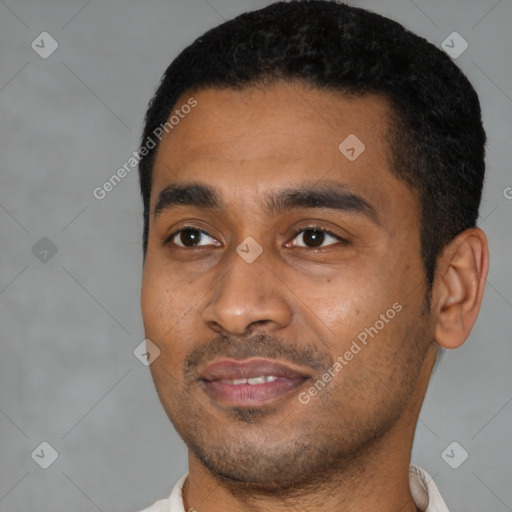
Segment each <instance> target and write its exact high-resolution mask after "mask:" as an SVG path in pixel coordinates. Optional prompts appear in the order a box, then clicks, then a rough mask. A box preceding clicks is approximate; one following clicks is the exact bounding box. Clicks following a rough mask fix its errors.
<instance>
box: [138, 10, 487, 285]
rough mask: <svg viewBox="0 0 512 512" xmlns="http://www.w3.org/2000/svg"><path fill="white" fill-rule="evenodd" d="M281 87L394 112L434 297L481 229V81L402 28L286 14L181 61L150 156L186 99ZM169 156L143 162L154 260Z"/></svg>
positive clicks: (210, 38) (219, 38)
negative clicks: (158, 179)
mask: <svg viewBox="0 0 512 512" xmlns="http://www.w3.org/2000/svg"><path fill="white" fill-rule="evenodd" d="M278 80H285V81H290V82H292V81H300V82H302V83H304V84H307V85H309V86H313V87H315V88H317V89H320V90H325V91H329V92H332V91H338V92H341V93H344V94H346V95H348V96H364V95H365V94H378V95H381V96H382V97H384V98H385V99H386V100H387V101H388V104H389V105H390V107H391V109H390V110H391V115H390V119H389V123H388V124H389V130H388V131H389V133H388V143H389V148H390V154H389V160H390V162H389V163H390V170H391V172H392V173H394V174H395V175H396V176H397V177H398V178H399V179H402V180H404V181H405V182H407V183H408V184H409V186H410V187H411V188H412V189H413V190H415V191H416V194H417V197H418V199H419V203H420V210H421V211H420V219H421V225H420V239H421V256H422V259H423V262H424V266H425V275H426V282H427V287H428V289H429V290H430V289H431V285H432V283H433V279H434V275H435V268H436V262H437V257H438V255H439V254H440V252H441V250H442V249H443V247H444V246H445V245H446V244H447V243H448V242H449V241H450V240H451V239H453V237H455V236H456V235H457V234H458V233H460V232H462V231H464V230H465V229H468V228H471V227H475V225H476V221H477V218H478V209H479V205H480V200H481V195H482V187H483V181H484V173H485V162H484V158H485V143H486V134H485V130H484V128H483V125H482V119H481V111H480V103H479V100H478V96H477V94H476V92H475V90H474V88H473V87H472V85H471V84H470V82H469V80H468V79H467V78H466V76H465V75H464V74H463V73H462V71H461V70H460V69H459V68H458V67H457V66H456V65H455V63H454V62H453V61H452V60H451V58H450V57H449V56H448V55H447V54H446V53H444V52H443V51H442V50H441V49H439V48H437V47H436V46H434V45H433V44H431V43H429V42H428V41H427V40H426V39H424V38H422V37H420V36H418V35H416V34H414V33H412V32H410V31H409V30H407V29H406V28H404V27H403V26H402V25H401V24H399V23H397V22H396V21H393V20H390V19H388V18H385V17H383V16H381V15H378V14H375V13H373V12H370V11H367V10H364V9H361V8H357V7H352V6H349V5H346V4H343V3H338V2H334V1H329V0H309V1H299V0H295V1H290V2H277V3H274V4H271V5H269V6H267V7H265V8H263V9H259V10H256V11H252V12H248V13H244V14H241V15H240V16H238V17H236V18H234V19H232V20H230V21H227V22H225V23H223V24H221V25H219V26H217V27H215V28H213V29H211V30H209V31H208V32H206V33H205V34H204V35H202V36H201V37H199V38H198V39H196V40H195V41H194V42H193V43H192V44H191V45H190V46H188V47H187V48H186V49H184V50H183V51H182V52H181V53H180V54H179V55H178V57H177V58H176V59H175V60H174V61H173V62H172V63H171V65H170V66H169V67H168V68H167V70H166V71H165V73H164V75H163V77H162V79H161V82H160V85H159V87H158V89H157V90H156V93H155V95H154V97H153V98H152V100H151V101H150V103H149V108H148V111H147V113H146V117H145V126H144V131H143V136H142V142H141V147H142V146H144V145H145V144H146V141H147V140H148V137H151V136H152V135H153V134H154V130H155V129H158V127H159V126H162V125H164V124H165V123H166V122H167V120H168V119H169V116H170V115H171V114H172V109H173V107H174V105H175V104H176V102H177V101H178V99H179V98H180V96H181V95H182V94H184V93H185V92H191V91H197V90H200V89H204V88H217V89H222V88H234V89H238V90H240V89H241V88H243V87H249V86H257V85H262V86H264V85H265V84H269V83H272V82H273V81H278ZM340 142H341V141H340ZM157 148H158V146H156V147H154V148H153V149H151V150H149V152H147V154H146V155H145V156H144V157H142V158H141V159H140V162H139V179H140V187H141V193H142V198H143V203H144V232H143V252H144V258H145V255H146V250H147V242H148V231H149V214H150V212H149V203H150V191H151V183H152V172H153V164H154V160H155V155H156V151H157Z"/></svg>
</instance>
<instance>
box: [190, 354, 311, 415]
mask: <svg viewBox="0 0 512 512" xmlns="http://www.w3.org/2000/svg"><path fill="white" fill-rule="evenodd" d="M200 377H201V378H200V380H201V381H202V383H203V385H204V388H203V389H204V390H205V391H206V392H207V394H208V395H209V396H210V397H211V398H212V399H214V400H215V401H219V402H221V403H224V404H226V405H233V406H239V407H240V406H244V405H245V406H255V405H263V404H267V403H268V402H270V401H272V400H275V399H277V398H279V397H282V396H284V395H290V394H291V393H292V392H293V391H295V390H296V389H297V388H299V387H300V386H302V384H303V383H304V382H305V381H306V380H308V379H309V378H310V375H309V374H307V373H306V372H304V371H302V370H297V369H295V368H293V367H291V366H289V365H287V364H283V363H280V362H277V361H273V360H269V359H261V358H257V359H249V360H245V361H237V360H233V359H229V360H222V361H219V362H216V363H213V364H210V365H208V366H207V367H206V368H205V369H204V370H203V371H201V372H200Z"/></svg>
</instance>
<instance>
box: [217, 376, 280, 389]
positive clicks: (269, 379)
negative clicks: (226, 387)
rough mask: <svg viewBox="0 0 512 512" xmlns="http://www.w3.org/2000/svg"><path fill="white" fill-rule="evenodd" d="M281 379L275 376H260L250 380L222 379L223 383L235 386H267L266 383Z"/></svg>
mask: <svg viewBox="0 0 512 512" xmlns="http://www.w3.org/2000/svg"><path fill="white" fill-rule="evenodd" d="M278 378H279V377H276V376H275V375H260V376H259V377H251V378H250V379H232V380H230V379H221V382H224V383H226V384H232V385H233V386H238V385H240V384H251V385H255V384H265V382H274V381H275V380H277V379H278Z"/></svg>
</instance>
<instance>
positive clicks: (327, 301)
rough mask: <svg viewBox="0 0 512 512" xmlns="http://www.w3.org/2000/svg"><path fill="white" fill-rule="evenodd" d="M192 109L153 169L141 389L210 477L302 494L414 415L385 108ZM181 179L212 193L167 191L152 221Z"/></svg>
mask: <svg viewBox="0 0 512 512" xmlns="http://www.w3.org/2000/svg"><path fill="white" fill-rule="evenodd" d="M194 98H195V99H196V100H197V106H195V107H194V108H193V109H192V110H191V112H190V113H188V114H187V115H186V116H184V117H183V118H182V119H180V121H179V123H178V124H176V126H175V127H174V128H173V130H172V131H171V132H170V133H169V134H168V135H165V136H164V138H163V139H162V142H161V143H160V147H159V149H158V153H157V157H156V161H155V165H154V173H153V185H152V190H151V212H150V229H149V239H148V248H147V255H146V260H145V265H144V273H143V283H142V312H143V320H144V326H145V333H146V337H147V338H149V339H150V340H152V341H153V343H155V344H156V345H157V346H158V347H159V349H160V351H161V354H160V356H159V357H158V358H157V359H156V360H155V361H154V362H153V363H152V365H151V367H150V368H151V372H152V376H153V379H154V382H155V386H156V389H157V392H158V395H159V397H160V400H161V402H162V404H163V406H164V408H165V410H166V412H167V414H168V416H169V418H170V419H171V420H172V422H173V424H174V426H175V427H176V429H177V431H178V432H179V434H180V435H181V436H182V437H183V439H184V440H185V442H186V443H187V445H188V447H189V449H190V450H191V452H192V453H193V456H194V457H197V459H198V460H200V461H202V462H203V464H204V465H205V466H206V467H207V468H209V469H210V470H211V471H212V472H213V473H215V474H218V475H224V476H227V477H229V478H232V479H235V480H237V481H244V482H252V483H258V484H261V485H269V486H271V485H277V486H282V487H286V486H291V485H294V484H297V483H298V482H301V481H311V478H312V475H315V474H320V473H322V472H325V471H328V470H329V469H330V470H334V469H335V468H336V467H337V465H339V464H342V463H343V461H346V460H347V459H348V458H350V457H352V456H354V454H357V453H360V452H361V450H362V449H363V447H365V446H368V445H369V444H370V443H371V442H372V441H373V440H375V439H379V438H381V436H383V435H384V434H385V433H386V432H388V431H390V429H391V428H392V427H394V425H396V424H397V422H399V421H402V420H403V418H404V416H406V415H407V414H409V413H410V411H411V410H412V409H414V408H415V407H416V405H417V403H418V402H419V403H421V398H422V397H421V393H419V392H418V387H419V384H418V382H419V381H421V382H423V383H424V382H425V379H424V378H423V376H425V375H426V374H428V371H429V370H430V366H429V365H431V363H432V360H431V358H430V361H428V359H429V358H425V355H426V353H427V350H428V348H429V346H431V345H432V338H433V337H432V332H433V330H432V325H431V324H432V322H431V320H430V318H429V316H428V315H425V314H424V297H425V293H426V289H425V284H424V270H423V263H422V260H421V256H420V239H419V222H420V221H419V207H418V201H417V199H416V197H415V195H414V194H413V193H412V192H411V190H410V189H409V188H408V187H407V186H406V185H405V184H404V183H403V182H402V181H399V180H398V179H397V178H395V177H394V175H393V174H392V173H391V172H390V167H389V147H388V145H387V143H386V140H385V137H386V129H387V119H388V117H387V115H388V114H387V112H388V111H387V107H386V103H385V102H384V100H383V99H381V98H378V97H375V96H366V97H363V98H347V97H344V96H342V95H340V94H336V95H335V94H328V93H326V92H320V91H317V90H310V89H306V88H304V87H303V86H300V85H298V84H293V85H291V84H286V83H281V84H279V85H275V86H272V87H266V88H261V89H256V88H250V89H246V90H243V91H234V90H227V89H226V90H220V91H214V90H209V89H208V90H202V91H199V92H198V93H196V94H194ZM188 99H189V96H187V95H184V96H183V98H182V99H181V100H180V102H179V103H178V104H177V105H176V107H175V109H177V108H178V109H179V108H180V105H183V104H185V103H186V102H187V100H188ZM186 110H188V109H186ZM354 136H356V137H357V139H358V140H359V141H360V142H358V140H357V139H355V138H354ZM347 137H349V138H348V139H347ZM345 139H347V141H346V142H345V143H344V144H342V145H341V147H339V146H340V143H342V142H343V141H345ZM361 142H362V143H363V144H364V150H363V151H362V149H363V146H362V145H361ZM191 184H195V185H201V186H202V187H207V188H209V189H212V190H213V191H214V192H215V194H216V197H211V195H208V194H204V193H199V192H198V191H197V189H196V193H186V192H181V193H180V194H172V193H170V191H169V190H168V194H167V196H166V197H164V200H163V201H160V206H159V208H158V210H159V211H158V213H157V214H156V215H154V210H155V206H157V203H159V197H160V193H161V192H162V191H163V189H165V188H166V187H168V186H169V185H172V186H175V187H176V186H177V187H186V186H189V185H191ZM288 189H295V192H288V193H287V192H286V191H287V190H288ZM313 192H316V197H315V196H312V195H311V194H313ZM322 193H323V195H322ZM308 194H309V196H308ZM272 197H273V198H274V200H273V201H272V200H271V198H272ZM214 199H216V201H214ZM214 203H215V204H214ZM180 230H182V231H180ZM323 231H328V232H329V233H324V232H323ZM176 233H177V234H176ZM171 235H173V236H171ZM259 251H261V253H260V254H258V253H259ZM259 377H264V378H259ZM276 377H277V378H276ZM420 377H422V378H421V379H420ZM247 379H250V381H248V380H247ZM421 385H422V386H423V384H421ZM414 404H416V405H414ZM413 405H414V407H413Z"/></svg>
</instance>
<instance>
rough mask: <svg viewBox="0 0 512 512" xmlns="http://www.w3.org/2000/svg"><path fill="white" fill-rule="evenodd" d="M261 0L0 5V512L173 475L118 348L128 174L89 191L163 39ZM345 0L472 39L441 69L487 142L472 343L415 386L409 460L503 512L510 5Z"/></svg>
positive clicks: (126, 300) (139, 105)
mask: <svg viewBox="0 0 512 512" xmlns="http://www.w3.org/2000/svg"><path fill="white" fill-rule="evenodd" d="M268 3H270V2H268V1H262V0H261V1H256V0H253V1H251V0H243V1H241V0H239V1H236V0H208V1H206V0H187V1H185V0H182V1H163V0H150V1H146V2H142V1H140V0H123V1H121V0H108V1H104V2H100V1H99V0H90V1H87V0H72V1H70V0H68V1H64V0H53V1H50V0H45V1H37V2H36V1H35V0H32V1H29V0H16V1H14V0H4V1H1V2H0V112H1V117H0V120H1V124H0V141H1V157H0V162H1V187H0V230H1V231H0V236H1V245H0V258H1V265H0V329H1V345H0V348H1V352H0V354H1V357H0V512H28V511H30V510H38V511H39V512H45V511H52V512H59V511H67V512H70V511H71V512H80V511H95V510H100V511H103V512H110V511H124V512H127V511H135V510H138V509H140V508H142V507H145V506H148V505H149V504H151V503H153V502H154V501H155V500H156V499H160V498H163V497H166V496H167V495H168V494H169V493H170V491H171V488H172V486H173V485H174V483H175V481H176V480H177V479H178V477H179V476H181V475H182V474H183V473H184V472H185V471H186V449H185V447H184V445H183V443H182V442H181V440H180V439H179V438H178V436H177V435H176V433H175V432H174V430H173V428H172V425H171V424H170V422H169V420H168V419H167V417H166V415H165V413H164V412H163V409H162V408H161V406H160V403H159V401H158V398H157V395H156V392H155V391H154V388H153V383H152V380H151V377H150V373H149V369H148V368H147V367H146V366H144V365H143V364H141V363H140V362H139V360H138V359H136V357H135V356H134V354H133V351H134V349H135V347H137V345H139V343H140V342H141V341H142V340H143V338H144V333H143V328H142V321H141V316H140V307H139V290H140V277H141V266H142V255H141V241H140V239H141V233H142V205H141V201H140V198H139V190H138V182H137V175H136V170H135V169H134V170H133V171H132V172H131V173H130V174H129V175H128V176H127V177H126V178H125V179H124V180H123V181H122V182H121V183H120V184H119V185H118V186H117V187H116V188H115V189H114V190H113V191H112V192H110V193H109V194H107V196H106V197H105V199H103V200H102V201H99V200H97V199H95V198H94V197H93V195H92V191H93V189H94V188H95V187H98V186H101V185H102V184H103V183H104V182H105V181H106V180H107V179H108V178H109V177H110V176H111V175H112V174H113V173H115V171H116V170H117V169H118V168H119V167H120V166H121V165H122V164H123V163H125V162H126V161H127V159H128V158H129V157H130V156H131V153H132V152H133V151H136V150H137V149H138V142H139V136H140V132H141V129H142V119H143V116H144V113H145V110H146V106H147V102H148V101H149V99H150V97H151V96H152V94H153V92H154V90H155V88H156V86H157V84H158V82H159V80H160V77H161V75H162V73H163V71H164V70H165V68H166V67H167V66H168V64H169V63H170V61H171V60H172V59H173V58H174V57H175V56H176V55H177V54H178V52H179V51H180V50H181V49H182V48H183V47H184V46H186V45H187V44H189V43H191V42H192V41H193V40H194V39H195V38H196V37H197V36H199V35H200V34H201V33H202V32H204V31H205V30H206V29H208V28H210V27H212V26H214V25H217V24H219V23H220V22H222V21H223V19H228V18H231V17H233V16H234V15H236V14H238V13H240V12H242V11H245V10H250V9H254V8H258V7H261V6H263V5H266V4H268ZM353 3H354V4H355V2H353ZM357 5H360V6H361V7H366V8H369V9H371V10H375V11H376V12H379V13H382V14H384V15H386V16H389V17H391V18H393V19H395V20H397V21H399V22H401V23H403V24H404V25H405V26H406V27H408V28H410V29H411V30H413V31H414V32H416V33H418V34H420V35H422V36H424V37H426V38H427V39H429V40H430V41H431V42H433V43H434V44H437V45H438V46H440V45H441V43H442V41H443V40H444V39H445V38H446V37H447V36H448V35H449V34H450V33H451V32H453V31H457V32H459V33H460V34H461V35H462V36H463V37H464V39H466V40H467V42H468V43H469V47H468V49H467V50H466V51H465V52H464V53H463V54H462V55H461V56H460V57H458V58H457V60H456V62H457V63H458V64H459V65H460V66H461V67H462V69H463V70H464V71H465V73H466V74H467V75H468V77H469V79H470V80H471V81H472V83H473V84H474V85H475V87H476V89H477V91H478V93H479V95H480V98H481V102H482V105H483V111H484V124H485V127H486V130H487V134H488V137H489V144H488V148H487V151H488V157H487V164H488V176H487V182H486V187H485V193H484V199H483V203H482V206H481V217H480V221H479V222H480V225H481V226H482V227H483V228H484V229H485V231H486V232H487V234H488V237H489V241H490V249H491V253H492V258H491V271H490V276H489V283H488V287H487V289H486V293H485V299H484V303H483V307H482V311H481V314H480V317H479V320H478V322H477V325H476V326H475V328H474V330H473V332H472V335H471V337H470V339H469V340H468V342H467V343H466V344H465V345H464V346H463V347H462V348H460V349H459V350H456V351H451V352H448V353H447V354H446V356H445V357H444V359H443V360H442V362H441V364H440V366H439V367H438V369H437V370H436V372H435V375H434V377H433V379H432V381H431V386H430V389H429V392H428V394H427V397H426V401H425V405H424V408H423V411H422V413H421V417H420V422H419V424H418V431H417V435H416V440H415V446H414V451H413V461H414V462H416V463H418V464H419V465H421V466H422V467H424V468H425V469H426V470H427V471H428V472H429V473H430V474H431V475H432V476H433V477H434V478H435V481H436V483H437V485H438V486H439V488H440V490H441V494H442V495H443V497H444V498H445V500H446V502H447V503H448V506H449V508H450V510H451V511H452V512H457V511H461V512H462V511H465V512H467V511H481V510H485V511H490V510H493V511H506V510H512V486H511V485H510V480H511V468H510V466H511V464H510V460H511V457H510V455H511V448H510V447H511V445H512V443H511V439H510V432H511V419H512V404H511V403H510V402H511V401H512V383H511V378H510V367H511V366H512V360H511V354H512V345H511V343H510V338H511V332H512V323H511V318H512V303H511V302H512V291H511V290H512V282H511V273H510V271H509V267H508V265H509V263H510V255H511V254H512V246H511V238H512V237H511V229H510V219H511V216H512V200H509V199H507V197H506V195H507V190H510V189H507V187H512V175H511V173H510V168H509V162H510V157H509V151H510V140H511V139H512V133H511V132H512V130H511V122H510V121H511V112H512V99H511V97H512V89H511V86H510V84H511V83H512V76H511V73H512V66H511V59H510V52H511V51H512V37H511V31H510V20H512V3H511V2H510V0H501V1H497V0H489V1H487V0H481V1H472V2H467V1H462V0H448V1H446V0H443V1H441V0H437V1H426V0H414V1H412V0H392V1H387V2H386V3H385V4H383V3H382V2H378V1H377V0H371V1H370V0H368V1H360V2H357ZM43 31H47V32H49V33H50V34H51V35H52V36H53V37H54V38H55V39H56V40H57V42H58V44H59V47H58V49H57V50H56V51H55V53H53V54H52V55H51V56H50V57H49V58H48V59H43V58H41V57H40V56H39V55H38V54H37V53H36V52H35V51H34V50H33V49H32V48H31V43H32V41H33V40H34V39H35V38H36V37H37V36H38V35H39V34H40V33H41V32H43ZM508 197H512V194H508ZM43 237H47V238H48V239H50V240H51V241H52V243H53V244H54V245H55V246H56V248H57V253H56V254H55V255H53V256H52V253H51V252H50V253H48V255H47V256H46V259H47V261H44V256H42V253H41V254H39V258H38V257H36V255H34V254H33V251H32V248H33V246H34V245H35V244H36V243H37V242H38V241H39V240H40V239H41V238H43ZM45 243H46V244H47V243H48V242H44V241H43V242H40V244H43V249H44V244H45ZM37 247H39V250H41V246H37ZM35 252H36V253H37V251H35ZM41 258H42V259H43V261H40V259H41ZM42 441H47V442H49V443H50V444H51V445H52V446H53V447H54V448H55V450H56V451H57V452H58V458H57V460H56V461H55V462H54V463H53V464H52V465H51V466H50V467H49V468H48V469H42V468H41V467H39V465H37V464H36V462H35V461H34V460H33V458H31V453H32V452H33V450H34V449H35V448H36V447H38V445H39V444H40V443H41V442H42ZM453 441H456V442H458V443H459V445H460V446H461V447H463V449H465V450H466V451H467V452H468V453H469V457H468V459H467V460H466V461H465V462H464V463H463V464H462V465H460V467H458V469H452V468H451V467H450V466H449V465H448V464H447V463H446V462H445V461H444V460H443V458H442V457H441V453H442V452H443V450H444V449H445V448H446V447H447V446H448V445H449V444H450V443H451V442H453ZM46 453H48V452H46ZM449 453H453V454H454V456H453V457H452V458H455V459H457V458H460V456H461V454H462V451H461V448H458V447H456V449H455V451H454V452H449ZM45 456H47V455H45Z"/></svg>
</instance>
